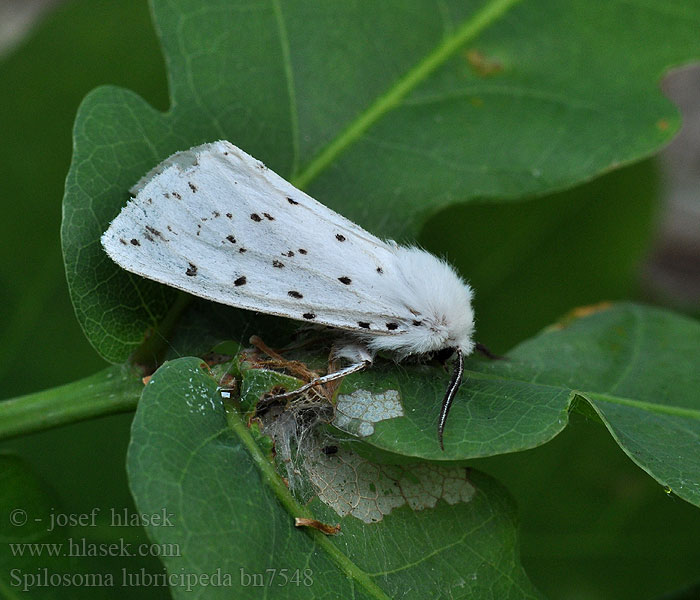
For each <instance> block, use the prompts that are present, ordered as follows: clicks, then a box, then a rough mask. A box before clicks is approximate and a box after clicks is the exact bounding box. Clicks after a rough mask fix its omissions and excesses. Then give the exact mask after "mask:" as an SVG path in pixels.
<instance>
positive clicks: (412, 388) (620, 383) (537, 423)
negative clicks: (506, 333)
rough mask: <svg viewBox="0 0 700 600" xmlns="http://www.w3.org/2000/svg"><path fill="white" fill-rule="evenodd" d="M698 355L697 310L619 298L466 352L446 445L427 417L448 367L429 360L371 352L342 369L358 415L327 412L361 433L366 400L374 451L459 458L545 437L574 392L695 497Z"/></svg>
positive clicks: (684, 494)
mask: <svg viewBox="0 0 700 600" xmlns="http://www.w3.org/2000/svg"><path fill="white" fill-rule="evenodd" d="M699 362H700V324H698V323H697V322H696V321H693V320H692V319H689V318H685V317H681V316H678V315H675V314H673V313H669V312H665V311H662V310H658V309H653V308H648V307H644V306H636V305H631V304H621V305H618V306H615V307H614V308H611V309H608V310H603V311H602V312H599V313H596V314H593V315H591V316H588V317H586V318H581V319H577V320H573V322H571V323H567V324H566V325H559V326H557V327H554V328H552V329H550V330H548V331H545V332H543V333H542V334H540V335H538V336H536V337H535V338H533V339H531V340H528V341H526V342H524V343H522V344H520V345H519V346H517V347H516V348H514V349H513V350H512V351H511V352H510V353H508V355H507V360H503V361H490V362H488V361H484V360H481V359H478V358H471V359H469V360H468V361H467V363H466V370H465V375H464V381H463V384H462V387H461V389H460V392H459V394H458V396H457V398H456V399H455V401H454V404H453V407H452V411H451V413H450V418H449V420H448V423H447V427H446V429H445V452H442V451H441V450H440V448H439V446H438V443H437V436H436V425H435V423H436V419H437V413H438V409H439V401H440V399H441V398H442V395H443V394H444V391H445V386H446V383H447V379H448V376H447V374H446V373H444V372H442V371H441V370H438V369H435V368H434V367H430V366H427V365H425V366H417V367H405V366H397V365H394V364H391V363H384V364H376V365H375V366H374V368H373V369H371V370H370V371H368V372H367V373H364V374H361V375H356V376H352V377H348V378H346V379H345V380H344V381H343V385H342V386H341V388H340V395H339V396H338V400H337V402H338V404H337V411H339V412H340V413H341V414H352V415H355V418H351V419H349V420H348V419H342V420H341V421H339V420H338V417H337V416H336V420H335V422H334V424H335V425H336V426H338V427H340V428H341V429H343V430H345V431H348V432H350V433H353V434H357V433H358V431H359V432H360V433H361V430H360V426H361V425H362V423H363V422H364V423H366V422H367V420H366V419H362V418H361V416H360V417H357V416H356V415H357V414H358V410H361V409H362V407H363V406H364V407H367V406H372V411H371V412H372V414H373V417H372V422H371V428H370V430H367V431H366V432H365V433H364V441H366V442H367V443H368V444H371V446H372V447H374V448H376V449H377V450H379V451H380V452H379V453H378V454H374V453H372V450H371V448H364V449H363V450H362V451H363V453H369V456H373V457H374V458H376V459H383V460H386V457H385V456H384V455H383V454H382V453H383V452H389V453H394V454H399V455H401V456H404V457H417V458H423V459H429V460H463V459H467V458H473V457H480V456H491V455H495V454H504V453H508V452H517V451H521V450H525V449H527V448H532V447H535V446H538V445H541V444H544V443H545V442H547V441H549V440H550V439H551V438H553V437H554V436H555V435H557V434H558V433H559V432H560V431H561V430H562V429H564V427H566V424H567V422H568V412H569V410H570V408H571V405H572V403H573V402H574V401H575V400H585V401H587V402H589V403H590V405H591V406H592V407H593V409H594V410H595V411H596V412H597V414H598V415H599V416H600V418H601V419H602V420H603V422H604V423H605V425H606V426H607V427H608V428H609V429H610V432H611V433H612V434H613V436H614V437H615V439H616V440H617V441H618V443H619V444H620V446H621V447H622V449H623V450H624V451H625V452H626V453H627V454H628V455H629V456H630V458H632V460H634V461H635V462H636V463H637V464H638V465H639V466H641V467H642V468H643V469H644V470H645V471H647V472H648V473H649V474H650V475H652V477H654V478H655V479H656V480H657V481H659V483H661V484H662V485H664V486H667V487H668V488H669V489H670V490H672V491H673V492H674V493H676V494H677V495H678V496H680V497H681V498H683V499H685V500H687V501H689V502H692V503H693V504H700V461H698V454H697V451H696V450H697V447H698V444H699V443H700V405H699V402H700V397H699V396H698V393H697V390H698V389H700V373H699V372H698V370H697V369H696V368H695V366H696V365H697V364H698V363H699ZM388 394H391V395H392V396H391V397H389V398H387V395H388ZM392 398H393V404H398V409H395V408H393V405H392V402H388V400H389V401H391V400H392ZM348 404H349V405H350V407H349V409H347V410H346V409H345V408H344V407H345V406H346V405H348ZM358 406H359V407H360V408H359V409H358V408H357V407H358ZM387 406H388V407H387ZM397 411H398V412H399V414H398V415H397ZM363 426H365V427H366V425H363ZM393 460H397V459H396V457H394V458H393Z"/></svg>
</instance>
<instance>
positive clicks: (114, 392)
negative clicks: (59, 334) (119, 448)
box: [0, 365, 143, 440]
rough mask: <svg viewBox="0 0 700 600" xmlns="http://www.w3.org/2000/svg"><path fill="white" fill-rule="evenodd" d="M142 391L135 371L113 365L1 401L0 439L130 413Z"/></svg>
mask: <svg viewBox="0 0 700 600" xmlns="http://www.w3.org/2000/svg"><path fill="white" fill-rule="evenodd" d="M142 389H143V384H142V383H141V381H140V377H139V374H138V372H137V371H136V370H132V369H129V368H126V367H123V366H121V365H115V366H111V367H108V368H106V369H104V370H103V371H100V372H98V373H95V374H94V375H90V376H89V377H86V378H84V379H80V380H78V381H74V382H72V383H68V384H66V385H62V386H59V387H55V388H51V389H48V390H43V391H41V392H35V393H32V394H27V395H26V396H19V397H17V398H12V399H10V400H4V401H1V402H0V440H2V439H8V438H12V437H16V436H19V435H26V434H28V433H35V432H37V431H42V430H44V429H50V428H51V427H57V426H59V425H65V424H67V423H75V422H77V421H84V420H86V419H91V418H94V417H102V416H105V415H111V414H115V413H120V412H128V411H132V410H134V409H135V408H136V403H137V402H138V399H139V397H140V395H141V390H142Z"/></svg>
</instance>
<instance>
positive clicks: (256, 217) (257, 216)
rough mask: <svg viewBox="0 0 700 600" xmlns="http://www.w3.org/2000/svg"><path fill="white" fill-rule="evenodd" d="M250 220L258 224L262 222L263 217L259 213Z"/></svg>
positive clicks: (252, 215)
mask: <svg viewBox="0 0 700 600" xmlns="http://www.w3.org/2000/svg"><path fill="white" fill-rule="evenodd" d="M250 218H251V219H253V221H255V222H256V223H260V221H262V217H261V216H260V215H259V214H258V213H253V214H251V215H250Z"/></svg>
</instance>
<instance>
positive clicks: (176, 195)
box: [171, 192, 182, 200]
mask: <svg viewBox="0 0 700 600" xmlns="http://www.w3.org/2000/svg"><path fill="white" fill-rule="evenodd" d="M171 193H172V195H173V196H175V197H176V198H177V199H178V200H182V196H180V194H178V193H177V192H171Z"/></svg>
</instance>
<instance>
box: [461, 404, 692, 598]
mask: <svg viewBox="0 0 700 600" xmlns="http://www.w3.org/2000/svg"><path fill="white" fill-rule="evenodd" d="M470 464H471V466H472V467H473V468H475V469H479V470H480V471H485V472H486V473H488V474H489V475H491V476H493V477H496V478H497V479H498V481H500V482H501V483H503V484H504V485H505V486H506V487H507V489H508V491H509V492H510V493H511V494H512V495H513V496H514V497H515V498H516V500H517V503H518V516H519V518H520V519H519V520H520V523H521V528H520V531H521V535H520V539H521V546H520V547H521V556H522V561H523V564H524V565H525V568H526V570H527V574H528V576H529V577H530V579H531V580H532V582H533V583H534V584H535V585H536V586H537V587H538V589H540V590H541V591H542V592H543V593H544V594H545V595H546V597H548V598H615V599H616V600H639V599H640V598H649V599H651V598H660V597H661V596H662V595H663V593H664V592H668V591H671V590H674V589H677V588H682V587H683V586H685V585H687V584H688V583H689V582H695V581H698V565H699V564H700V545H699V544H698V542H697V541H698V539H700V510H698V509H697V507H696V506H693V505H692V504H688V503H687V502H682V501H680V500H678V499H677V498H675V497H673V496H672V495H668V494H666V493H665V492H664V489H663V488H662V487H661V486H660V485H658V484H657V483H656V481H654V480H653V479H652V478H651V477H649V476H648V475H647V474H646V473H645V472H644V471H642V470H641V469H639V468H638V467H637V466H636V465H635V464H634V463H632V462H631V461H630V460H629V459H628V458H627V455H626V454H624V453H623V452H620V448H619V446H618V445H617V444H616V443H615V441H614V440H613V439H612V437H611V436H610V434H609V433H608V431H607V429H605V427H601V426H600V421H599V420H597V419H596V420H592V419H587V418H584V417H583V416H581V415H579V414H577V413H574V414H572V415H571V421H570V423H569V425H568V426H567V428H566V430H565V431H563V432H562V433H561V434H560V435H558V436H557V437H556V438H555V439H554V440H552V441H551V442H550V443H548V444H545V445H544V446H539V447H537V448H534V449H532V450H528V451H526V452H518V453H517V454H503V455H500V456H494V457H490V458H483V459H478V460H475V461H470ZM690 598H692V596H689V597H688V599H690Z"/></svg>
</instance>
